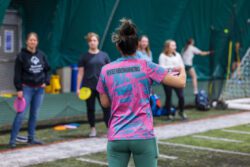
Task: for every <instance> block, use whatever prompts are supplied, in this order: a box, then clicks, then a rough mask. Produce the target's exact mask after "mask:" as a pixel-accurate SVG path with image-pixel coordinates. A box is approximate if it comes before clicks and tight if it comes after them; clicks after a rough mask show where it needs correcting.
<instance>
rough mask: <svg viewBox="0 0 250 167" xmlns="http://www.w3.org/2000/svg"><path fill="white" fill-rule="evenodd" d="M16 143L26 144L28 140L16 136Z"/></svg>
mask: <svg viewBox="0 0 250 167" xmlns="http://www.w3.org/2000/svg"><path fill="white" fill-rule="evenodd" d="M16 142H19V143H27V142H28V138H27V137H25V136H17V137H16Z"/></svg>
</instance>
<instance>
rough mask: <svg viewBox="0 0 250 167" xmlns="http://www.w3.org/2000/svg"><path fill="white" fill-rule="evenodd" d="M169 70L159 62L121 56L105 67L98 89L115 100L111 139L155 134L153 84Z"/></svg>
mask: <svg viewBox="0 0 250 167" xmlns="http://www.w3.org/2000/svg"><path fill="white" fill-rule="evenodd" d="M166 74H167V71H165V70H164V69H163V68H162V67H160V66H158V65H157V64H155V63H152V62H149V61H146V60H142V59H137V58H135V57H131V56H128V57H121V58H119V59H117V60H116V61H114V62H112V63H110V64H107V65H105V66H104V67H103V68H102V72H101V75H100V77H99V82H98V84H97V90H98V92H99V93H101V94H103V93H105V94H107V95H108V96H109V98H110V101H111V116H110V120H109V129H108V140H110V141H111V140H135V139H150V138H154V137H155V136H154V129H153V116H152V112H151V108H150V101H149V96H150V87H151V85H152V82H153V81H156V82H161V81H162V80H163V78H164V76H165V75H166Z"/></svg>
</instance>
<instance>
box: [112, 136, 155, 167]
mask: <svg viewBox="0 0 250 167" xmlns="http://www.w3.org/2000/svg"><path fill="white" fill-rule="evenodd" d="M107 154H108V164H109V167H127V166H128V162H129V159H130V156H131V154H132V155H133V159H134V163H135V166H136V167H157V158H158V155H159V151H158V145H157V142H156V139H155V138H153V139H144V140H143V139H142V140H114V141H109V142H108V145H107Z"/></svg>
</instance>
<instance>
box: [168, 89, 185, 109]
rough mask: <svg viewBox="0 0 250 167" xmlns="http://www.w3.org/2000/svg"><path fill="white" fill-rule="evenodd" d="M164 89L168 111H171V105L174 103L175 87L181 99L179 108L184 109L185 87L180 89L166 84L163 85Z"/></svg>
mask: <svg viewBox="0 0 250 167" xmlns="http://www.w3.org/2000/svg"><path fill="white" fill-rule="evenodd" d="M163 88H164V91H165V95H166V101H165V105H166V109H167V111H170V108H171V105H172V89H174V91H175V93H176V95H177V97H178V99H179V110H180V112H183V111H184V103H185V102H184V96H183V89H179V88H173V87H170V86H166V85H163Z"/></svg>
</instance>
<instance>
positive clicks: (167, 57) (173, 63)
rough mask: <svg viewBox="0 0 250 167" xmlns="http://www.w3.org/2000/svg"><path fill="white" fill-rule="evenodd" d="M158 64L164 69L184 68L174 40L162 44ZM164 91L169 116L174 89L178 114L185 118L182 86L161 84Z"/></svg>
mask: <svg viewBox="0 0 250 167" xmlns="http://www.w3.org/2000/svg"><path fill="white" fill-rule="evenodd" d="M159 65H160V66H162V67H163V68H165V69H169V70H173V69H175V68H179V67H182V68H184V64H183V61H182V58H181V55H180V54H179V53H178V52H176V42H175V41H174V40H167V41H166V42H165V44H164V49H163V52H162V53H161V54H160V57H159ZM163 88H164V92H165V95H166V101H165V105H166V110H167V114H168V116H169V113H170V112H171V111H170V108H171V105H172V102H171V100H172V90H174V91H175V93H176V95H177V97H178V99H179V112H178V114H179V116H180V117H181V119H182V120H185V119H186V118H187V117H186V115H185V114H184V95H183V89H182V88H174V87H171V86H168V85H163Z"/></svg>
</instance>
